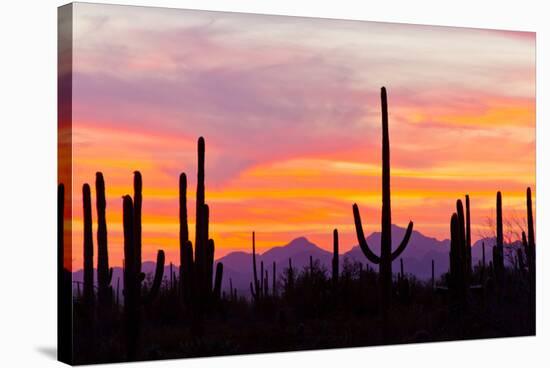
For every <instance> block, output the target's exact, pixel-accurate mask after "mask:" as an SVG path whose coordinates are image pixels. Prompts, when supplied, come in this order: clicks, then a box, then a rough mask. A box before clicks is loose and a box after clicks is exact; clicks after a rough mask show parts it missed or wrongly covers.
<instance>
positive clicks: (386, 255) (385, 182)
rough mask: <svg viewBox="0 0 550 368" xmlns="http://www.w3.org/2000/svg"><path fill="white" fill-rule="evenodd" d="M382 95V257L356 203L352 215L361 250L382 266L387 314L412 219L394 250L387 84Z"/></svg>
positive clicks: (384, 307)
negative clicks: (396, 264) (369, 240)
mask: <svg viewBox="0 0 550 368" xmlns="http://www.w3.org/2000/svg"><path fill="white" fill-rule="evenodd" d="M380 97H381V102H382V238H381V254H380V256H377V255H376V254H374V252H373V251H372V250H371V249H370V246H369V245H368V244H367V240H366V239H365V234H364V232H363V225H362V223H361V216H360V214H359V207H358V206H357V204H354V205H353V217H354V219H355V230H356V233H357V240H358V241H359V245H360V247H361V250H362V251H363V253H364V254H365V256H366V257H367V259H368V260H369V261H371V262H372V263H374V264H378V265H379V277H380V292H381V302H382V309H383V311H384V313H387V310H388V309H389V307H390V303H391V293H392V262H393V261H394V260H396V259H397V257H399V255H400V254H401V253H403V251H404V250H405V248H406V247H407V245H408V243H409V239H410V237H411V233H412V230H413V222H412V221H410V222H409V226H408V227H407V231H406V232H405V236H404V238H403V240H402V241H401V243H400V245H399V247H397V249H396V250H395V251H392V239H391V225H392V222H391V188H390V137H389V128H388V102H387V95H386V88H385V87H382V89H381V96H380Z"/></svg>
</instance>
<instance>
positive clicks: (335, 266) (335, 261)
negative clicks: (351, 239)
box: [332, 229, 340, 285]
mask: <svg viewBox="0 0 550 368" xmlns="http://www.w3.org/2000/svg"><path fill="white" fill-rule="evenodd" d="M339 266H340V260H339V253H338V230H337V229H334V231H333V232H332V282H333V283H334V285H336V284H338V277H339V275H340V272H339Z"/></svg>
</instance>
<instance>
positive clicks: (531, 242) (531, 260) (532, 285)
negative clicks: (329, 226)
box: [523, 188, 536, 333]
mask: <svg viewBox="0 0 550 368" xmlns="http://www.w3.org/2000/svg"><path fill="white" fill-rule="evenodd" d="M526 196H527V239H525V233H524V236H523V237H524V239H525V240H524V241H523V242H524V244H526V245H527V248H526V250H525V253H526V257H527V269H528V283H529V306H528V307H529V313H530V315H531V318H530V322H531V323H530V329H531V331H532V332H533V333H535V331H536V324H535V320H536V318H535V315H536V249H535V227H534V221H533V203H532V200H531V188H527V193H526Z"/></svg>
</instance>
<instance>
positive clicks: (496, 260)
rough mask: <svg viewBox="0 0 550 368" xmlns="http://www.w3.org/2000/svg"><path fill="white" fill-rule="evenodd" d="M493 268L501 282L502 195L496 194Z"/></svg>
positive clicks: (502, 269) (502, 268)
mask: <svg viewBox="0 0 550 368" xmlns="http://www.w3.org/2000/svg"><path fill="white" fill-rule="evenodd" d="M493 267H494V269H495V276H496V278H497V280H498V281H502V276H503V273H504V235H503V227H502V194H501V193H500V192H497V237H496V245H495V246H494V247H493Z"/></svg>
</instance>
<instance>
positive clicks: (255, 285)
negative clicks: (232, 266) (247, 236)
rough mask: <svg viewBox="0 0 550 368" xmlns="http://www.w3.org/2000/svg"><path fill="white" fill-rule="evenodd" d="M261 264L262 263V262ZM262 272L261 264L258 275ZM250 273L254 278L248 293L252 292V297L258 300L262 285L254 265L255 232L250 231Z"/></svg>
mask: <svg viewBox="0 0 550 368" xmlns="http://www.w3.org/2000/svg"><path fill="white" fill-rule="evenodd" d="M262 264H263V263H262ZM262 273H263V266H262V271H261V273H260V277H262V279H263V276H261V275H262ZM252 274H253V277H254V280H252V282H251V283H250V293H251V294H252V298H253V299H254V301H255V302H259V301H260V299H261V297H262V287H261V285H260V281H259V280H258V270H257V267H256V233H255V232H254V231H253V232H252Z"/></svg>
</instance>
